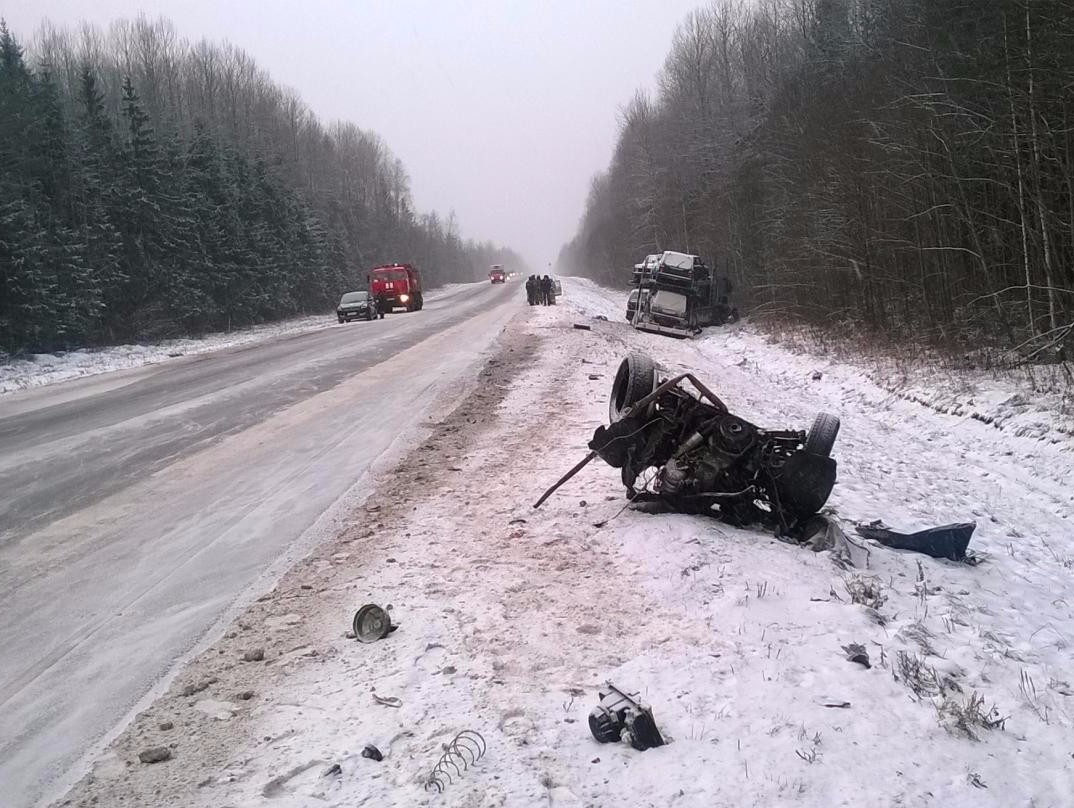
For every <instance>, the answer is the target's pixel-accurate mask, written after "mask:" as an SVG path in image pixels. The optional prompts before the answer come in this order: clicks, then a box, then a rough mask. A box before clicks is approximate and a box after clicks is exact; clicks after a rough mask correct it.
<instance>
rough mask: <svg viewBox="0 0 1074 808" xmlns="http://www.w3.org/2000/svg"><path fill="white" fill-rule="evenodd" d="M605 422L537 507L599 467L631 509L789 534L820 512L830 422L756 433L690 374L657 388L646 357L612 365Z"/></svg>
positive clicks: (829, 479) (832, 466)
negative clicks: (619, 482)
mask: <svg viewBox="0 0 1074 808" xmlns="http://www.w3.org/2000/svg"><path fill="white" fill-rule="evenodd" d="M687 383H688V384H689V385H690V387H692V388H693V389H692V390H691V389H689V388H688V387H687ZM608 417H609V420H610V421H611V423H610V424H609V425H608V426H602V427H598V428H597V430H596V432H595V433H594V434H593V439H592V440H591V441H590V442H589V448H590V449H591V450H592V451H591V452H590V454H589V455H588V456H587V457H586V458H585V459H584V460H583V461H582V462H581V463H579V464H578V465H577V466H575V467H574V468H573V469H571V471H570V472H568V473H567V474H566V475H565V476H564V477H563V478H562V479H560V480H559V482H557V483H556V484H555V485H554V486H553V487H552V488H551V489H549V490H548V491H547V492H546V493H545V495H544V496H542V497H541V499H540V500H539V501H538V502H537V505H538V506H539V505H540V504H541V503H542V502H544V500H545V499H547V498H548V496H549V495H550V494H551V493H552V492H553V491H555V490H556V488H558V487H559V486H560V485H562V484H563V483H564V482H566V481H567V480H568V479H570V478H571V477H572V476H574V474H576V473H577V472H578V471H579V470H581V468H582V467H583V466H584V465H586V464H587V463H588V462H590V461H591V460H593V459H594V458H595V457H600V458H601V459H602V460H603V461H604V462H606V463H607V464H608V465H610V466H612V467H613V468H617V469H620V470H621V474H622V479H623V484H624V485H625V486H626V489H627V496H628V497H630V498H631V499H632V500H635V501H639V500H640V501H658V502H661V503H663V504H664V505H666V506H667V507H669V508H671V509H672V510H675V511H680V512H683V513H696V514H705V515H709V516H716V517H719V518H721V519H724V520H725V521H727V522H729V523H731V524H736V525H747V524H758V523H759V524H764V525H766V526H769V527H772V528H774V529H776V530H777V531H778V532H779V533H781V534H787V533H790V532H792V531H793V530H794V529H795V528H796V527H797V526H798V525H799V524H800V523H804V522H805V521H806V520H808V519H809V517H811V516H813V515H814V514H816V513H817V511H819V510H820V509H821V508H822V507H824V504H825V503H826V502H827V501H828V497H829V496H830V495H831V492H832V488H833V487H834V485H835V478H836V462H835V460H834V458H832V457H831V451H832V447H833V446H834V445H835V439H836V437H837V436H838V434H839V419H838V418H836V417H835V416H834V415H829V414H828V413H820V414H819V415H818V416H817V417H816V418H815V419H814V421H813V425H812V426H811V427H810V429H809V431H808V432H806V431H802V430H769V429H762V428H760V427H758V426H755V425H754V424H752V423H750V422H749V421H746V420H745V419H743V418H740V417H738V416H737V415H733V414H732V413H731V412H730V410H729V409H728V407H727V405H726V404H724V403H723V401H721V400H720V399H719V398H718V397H717V396H716V394H715V393H713V392H712V391H711V390H709V388H708V387H706V386H705V385H704V384H702V383H701V382H700V381H699V380H698V379H697V378H696V377H695V376H694V375H693V374H692V373H683V374H681V375H679V376H674V377H672V378H670V379H665V380H663V381H661V380H660V377H659V375H658V372H657V367H656V364H655V363H654V362H653V360H652V359H650V358H649V357H648V356H645V355H644V354H637V353H635V354H630V355H629V356H627V357H626V358H625V359H624V360H623V361H622V362H621V363H620V365H619V369H618V371H617V372H616V375H615V381H614V382H613V383H612V392H611V399H610V401H609V404H608ZM535 507H536V506H535Z"/></svg>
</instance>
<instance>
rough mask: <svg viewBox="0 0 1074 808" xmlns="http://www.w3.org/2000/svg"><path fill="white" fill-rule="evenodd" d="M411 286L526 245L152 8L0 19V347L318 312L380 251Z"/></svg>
mask: <svg viewBox="0 0 1074 808" xmlns="http://www.w3.org/2000/svg"><path fill="white" fill-rule="evenodd" d="M392 261H410V262H414V263H416V264H417V265H418V266H419V267H420V268H421V269H422V271H423V274H424V277H425V280H426V284H427V285H428V286H436V285H438V284H441V283H445V282H449V281H469V280H477V279H479V278H481V277H483V276H484V273H485V272H486V271H487V269H488V266H489V265H490V264H493V263H503V264H507V265H510V266H515V267H520V268H521V265H522V261H521V259H520V258H519V257H518V256H517V255H516V254H514V253H513V252H511V251H510V250H508V249H504V248H500V247H498V246H496V245H494V244H491V243H488V242H482V243H478V242H475V241H472V240H464V239H463V238H462V237H461V235H460V234H459V231H458V225H457V223H456V221H455V217H454V214H452V215H450V216H448V217H446V218H442V217H440V216H439V215H437V214H436V213H427V214H421V213H418V212H417V211H415V209H414V205H413V202H412V199H411V194H410V187H409V178H408V176H407V173H406V169H405V167H404V166H403V164H402V162H401V161H399V160H398V159H397V158H395V157H394V156H393V155H392V153H391V151H390V150H389V149H388V147H387V146H386V145H385V143H384V142H383V141H382V140H381V139H380V138H379V137H378V136H377V135H376V134H375V133H372V132H369V131H365V130H362V129H360V128H358V127H357V126H355V125H354V124H351V123H334V124H331V125H326V124H324V123H322V122H320V121H319V120H318V119H317V118H316V116H314V114H313V113H312V112H311V111H310V110H309V109H308V108H307V107H306V105H305V104H304V103H303V102H302V100H301V98H299V96H298V95H296V94H295V93H294V92H292V91H289V90H286V89H284V88H282V87H280V86H279V85H277V84H275V83H274V82H273V81H272V80H271V78H270V77H269V76H268V74H267V73H266V72H265V71H263V70H262V69H261V68H259V67H258V66H257V65H256V63H255V62H254V61H253V60H252V59H251V58H250V57H249V56H248V55H247V54H245V53H244V52H243V51H241V50H240V49H238V48H236V47H234V46H231V45H227V44H224V45H218V44H213V43H210V42H207V41H201V42H197V43H191V42H189V41H186V40H184V39H182V38H180V37H178V36H177V35H176V33H175V29H174V27H173V26H172V25H171V24H170V23H169V22H167V21H166V20H163V19H161V20H156V21H151V20H148V19H146V18H139V19H137V20H134V21H123V22H118V23H116V24H114V25H112V26H111V27H110V28H109V29H108V30H107V31H102V30H100V29H98V28H94V27H92V26H88V25H83V26H82V27H81V28H79V29H78V30H77V31H72V30H67V29H63V28H57V27H54V26H50V25H46V26H45V27H44V28H43V29H42V31H41V32H40V34H39V35H38V37H37V38H36V40H35V41H34V44H33V46H32V48H29V49H26V50H24V48H23V46H22V44H21V43H20V42H19V41H18V40H17V39H16V37H15V35H14V34H13V33H12V32H10V31H9V30H8V29H7V27H6V25H2V24H0V352H8V353H17V352H21V351H42V350H52V349H58V348H69V347H77V346H84V345H95V344H111V343H116V342H120V341H125V340H135V339H155V338H162V337H168V336H173V335H177V334H192V333H199V332H204V331H207V330H213V329H224V328H231V327H234V326H240V325H245V324H250V323H257V322H263V321H268V320H272V319H276V318H280V317H285V316H289V315H294V314H298V313H303V312H321V311H326V310H327V309H328V308H329V307H330V306H331V305H332V304H333V303H334V302H335V301H336V300H338V297H339V295H340V294H341V293H342V292H344V291H347V290H348V289H354V288H361V287H362V286H364V282H365V276H366V273H367V271H368V269H369V268H370V267H371V266H373V265H375V264H377V263H386V262H392Z"/></svg>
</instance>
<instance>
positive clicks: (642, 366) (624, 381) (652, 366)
mask: <svg viewBox="0 0 1074 808" xmlns="http://www.w3.org/2000/svg"><path fill="white" fill-rule="evenodd" d="M655 389H656V363H655V362H653V360H652V359H650V358H649V357H648V356H646V355H645V354H641V353H632V354H628V355H627V357H626V358H625V359H624V360H623V361H622V362H620V363H619V370H618V371H616V373H615V381H614V382H612V396H611V400H610V401H609V402H608V418H609V420H610V421H611V422H612V423H613V424H614V423H615V422H616V421H618V420H620V419H622V417H623V411H624V410H626V409H627V408H628V407H632V406H634V404H636V403H637V402H639V401H641V400H642V399H643V398H645V396H647V395H649V393H651V392H653V390H655Z"/></svg>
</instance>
